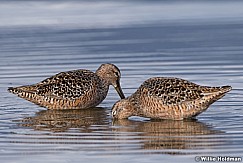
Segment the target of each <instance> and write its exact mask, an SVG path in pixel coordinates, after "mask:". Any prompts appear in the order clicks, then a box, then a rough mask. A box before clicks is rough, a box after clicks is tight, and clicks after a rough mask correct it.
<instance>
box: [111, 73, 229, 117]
mask: <svg viewBox="0 0 243 163" xmlns="http://www.w3.org/2000/svg"><path fill="white" fill-rule="evenodd" d="M231 89H232V88H231V86H222V87H208V86H200V85H197V84H195V83H192V82H190V81H187V80H183V79H179V78H165V77H155V78H150V79H148V80H146V81H145V82H144V83H143V84H142V85H141V86H140V87H139V88H138V90H137V91H136V92H135V93H134V94H132V95H131V96H130V97H127V98H125V99H122V100H120V101H118V102H116V103H115V104H114V106H113V108H112V117H113V118H114V119H125V118H128V117H130V116H142V117H147V118H151V119H172V120H182V119H189V118H193V117H195V116H197V115H199V114H200V113H202V112H204V111H205V110H207V108H208V107H209V106H210V105H211V104H212V103H214V102H215V101H217V100H218V99H220V98H222V97H223V96H224V95H225V94H226V93H227V92H229V91H230V90H231Z"/></svg>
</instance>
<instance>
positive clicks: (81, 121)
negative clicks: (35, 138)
mask: <svg viewBox="0 0 243 163" xmlns="http://www.w3.org/2000/svg"><path fill="white" fill-rule="evenodd" d="M107 116H108V113H107V112H106V109H104V108H98V107H95V108H90V109H80V110H42V111H40V112H37V113H36V115H35V116H33V117H26V118H24V119H22V120H21V123H20V124H19V125H20V126H22V127H31V128H34V129H35V130H45V131H51V132H66V131H67V130H68V129H70V128H79V129H82V132H91V129H90V128H89V127H90V126H92V125H101V124H103V125H105V124H106V125H107V126H108V123H109V122H108V120H107V119H108V118H107Z"/></svg>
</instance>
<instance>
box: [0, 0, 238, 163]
mask: <svg viewBox="0 0 243 163" xmlns="http://www.w3.org/2000/svg"><path fill="white" fill-rule="evenodd" d="M28 3H29V5H27V6H26V8H27V9H28V8H31V7H30V6H32V7H33V6H34V7H36V6H35V5H38V4H36V3H34V2H33V1H30V2H29V1H28ZM28 3H27V4H28ZM75 3H77V4H78V5H77V6H76V8H74V11H76V10H77V12H71V13H70V12H68V11H71V10H70V9H68V7H70V6H71V7H74V6H75ZM82 3H84V2H82ZM82 3H81V2H80V3H78V2H76V1H74V2H72V3H71V4H68V6H66V7H65V5H67V4H65V3H64V4H58V5H57V4H56V5H55V3H54V4H53V3H51V5H52V6H51V5H47V4H45V3H44V4H42V3H41V5H42V6H41V5H40V4H39V7H38V8H36V9H37V10H36V11H37V12H36V13H35V14H36V15H35V14H33V15H29V14H28V12H30V13H31V11H28V12H27V11H26V12H27V13H25V11H22V9H20V10H21V11H19V13H20V15H18V12H17V14H16V17H14V18H13V20H16V21H14V22H11V21H7V19H5V18H0V19H2V21H1V22H4V23H5V25H4V24H1V25H0V151H1V152H0V157H1V161H3V162H43V161H46V162H82V161H90V162H130V161H139V162H148V161H150V162H164V161H180V162H188V161H189V162H194V158H195V156H205V155H206V156H207V155H209V156H238V157H242V156H243V103H242V102H243V89H242V81H243V23H242V22H243V21H242V20H243V17H241V16H240V15H237V14H238V13H241V10H237V8H238V7H239V5H242V4H237V3H232V4H231V3H230V4H226V5H225V4H224V3H222V4H221V5H222V9H223V10H224V11H225V8H227V6H230V5H231V6H234V7H235V10H234V11H232V12H231V14H230V15H227V14H225V12H224V11H221V10H217V11H214V8H213V7H215V6H217V5H215V4H210V3H209V4H207V3H205V4H204V3H203V4H204V5H201V4H197V3H192V4H190V3H188V4H187V5H188V10H189V11H188V13H186V12H183V13H184V15H182V16H181V15H180V14H178V13H177V12H174V13H173V12H172V11H173V10H172V11H171V10H169V9H175V11H177V10H176V8H178V7H180V5H181V4H177V3H173V4H167V3H158V2H156V1H155V2H153V3H150V5H146V4H143V3H145V2H143V3H136V5H137V6H136V9H137V10H136V11H137V13H135V14H133V12H132V11H133V10H132V8H131V7H130V8H129V6H130V5H129V4H127V3H128V2H126V3H125V2H124V4H122V3H119V4H116V5H114V4H113V3H112V2H109V1H108V2H106V3H108V4H110V6H109V5H108V6H107V5H105V4H102V3H101V4H100V6H99V5H98V4H94V6H93V7H92V5H90V4H86V3H84V4H82ZM3 4H4V5H5V6H2V7H1V8H7V9H9V8H18V7H17V6H18V4H17V5H16V4H9V3H7V2H4V3H3ZM15 5H16V6H15ZM63 5H64V7H63ZM85 5H86V6H85ZM183 5H184V8H183ZM183 5H182V9H181V10H182V11H187V8H186V7H185V6H186V4H183ZM191 5H192V6H191ZM43 6H48V7H46V8H47V9H46V10H47V11H49V10H50V8H51V7H53V8H51V9H54V11H53V12H54V13H51V15H50V17H48V16H46V15H45V14H40V13H41V11H42V8H45V7H43ZM97 6H98V7H97ZM104 6H105V7H104ZM190 6H191V7H190ZM231 6H230V7H231ZM242 6H243V5H242ZM86 7H90V10H87V11H89V12H88V13H86V16H87V17H88V15H90V17H88V18H89V19H88V20H87V19H85V25H83V26H82V25H77V24H78V23H77V24H75V23H74V24H72V21H74V20H72V19H74V18H73V16H74V15H76V16H77V18H83V15H82V10H80V11H79V12H78V9H84V8H86ZM126 7H127V9H128V11H127V12H125V8H126ZM160 7H161V8H162V9H168V11H170V12H171V13H167V14H168V15H170V17H169V18H168V19H169V20H166V19H165V18H164V17H163V16H161V15H160V14H159V13H160V10H159V9H160ZM153 8H154V9H155V10H152V9H153ZM205 8H208V9H209V10H208V11H209V13H208V14H209V15H206V16H205V15H204V14H203V13H201V15H200V12H199V11H198V10H197V9H202V10H204V9H205ZM7 9H6V10H7ZM107 9H113V10H114V11H117V12H115V13H114V14H115V15H117V16H120V17H119V21H118V20H117V21H115V20H113V16H114V15H113V14H111V13H107V12H105V11H107ZM115 9H117V10H115ZM118 9H120V10H118ZM146 9H147V10H148V11H153V12H150V14H144V13H143V12H142V11H146ZM216 9H217V8H216ZM56 10H57V11H56ZM62 10H63V11H66V12H64V13H63V15H60V16H63V20H62V21H60V20H59V19H56V18H59V17H58V16H59V14H60V13H59V11H62ZM113 10H112V11H113ZM123 10H124V11H123ZM191 10H192V11H194V13H196V14H193V13H191ZM72 11H73V10H72ZM92 11H94V12H92ZM99 11H103V12H105V14H104V15H101V16H100V14H99ZM55 12H57V13H55ZM178 12H179V11H178ZM69 14H70V15H71V16H72V19H71V18H70V19H71V20H70V19H69V18H68V15H69ZM173 14H174V15H173ZM210 14H212V15H213V16H212V17H211V15H210ZM97 15H99V16H97ZM162 15H163V14H162ZM96 16H97V17H96ZM109 16H111V17H109ZM197 16H198V17H199V18H201V19H196V18H197ZM47 17H48V19H47ZM165 17H166V15H165ZM220 17H221V18H220ZM20 18H26V20H25V21H24V20H22V19H20ZM35 18H37V19H39V18H43V19H44V20H45V21H46V22H44V23H43V22H42V21H40V22H38V20H36V21H34V20H35ZM94 18H97V20H99V21H98V22H96V23H97V24H98V25H99V23H100V24H101V26H100V27H99V26H96V25H97V24H95V23H94V22H95V21H92V20H94ZM107 18H110V19H111V20H109V21H108V20H107ZM150 18H151V19H150ZM175 18H178V21H176V20H175ZM219 18H220V19H219ZM100 19H101V20H100ZM53 20H58V21H60V22H58V23H57V22H56V24H55V23H53ZM102 20H104V23H103V24H102V23H101V21H102ZM105 20H106V21H105ZM135 20H137V22H136V21H135ZM157 20H159V21H157ZM179 20H180V21H179ZM239 20H241V21H239ZM69 21H71V23H70V22H69ZM79 21H80V22H82V21H81V20H78V22H79ZM131 22H133V23H131ZM23 23H27V24H23ZM28 23H29V24H28ZM112 23H113V24H112ZM31 24H33V25H32V26H31ZM86 25H87V26H86ZM107 62H110V63H114V64H116V65H117V66H118V67H119V68H120V69H121V72H122V79H121V85H122V88H123V89H124V93H125V95H126V96H129V95H130V94H132V93H133V92H135V90H136V89H137V88H138V87H139V85H140V84H141V83H142V82H143V81H144V80H146V79H147V78H150V77H154V76H168V77H180V78H184V79H187V80H190V81H193V82H196V83H198V84H201V85H210V86H220V85H231V86H232V87H233V90H232V91H231V92H230V93H228V94H227V95H226V96H225V97H224V98H222V99H221V100H219V101H218V102H216V103H214V104H213V105H211V106H210V108H209V109H208V110H207V111H206V112H204V113H203V114H201V115H200V116H198V117H197V120H194V121H167V120H166V121H154V120H149V119H145V118H139V117H132V118H130V119H129V120H120V121H113V120H112V118H111V115H110V113H111V107H112V105H113V104H114V103H115V102H116V101H117V100H119V96H118V95H117V93H116V92H115V91H114V89H113V87H111V88H110V91H109V94H108V96H107V98H106V99H105V100H104V101H103V102H102V104H100V105H99V106H98V107H97V108H92V109H87V110H70V111H52V110H47V109H45V108H42V107H39V106H37V105H34V104H32V103H30V102H28V101H25V100H23V99H20V98H18V97H16V96H15V95H12V94H10V93H8V92H7V87H10V86H19V85H27V84H33V83H36V82H39V81H41V80H43V79H45V78H47V77H49V76H52V75H54V74H56V73H58V72H61V71H68V70H73V69H81V68H82V69H83V68H84V69H90V70H92V71H95V70H96V69H97V68H98V67H99V65H100V64H102V63H107Z"/></svg>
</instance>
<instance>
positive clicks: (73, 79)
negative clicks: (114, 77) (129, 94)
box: [8, 70, 107, 109]
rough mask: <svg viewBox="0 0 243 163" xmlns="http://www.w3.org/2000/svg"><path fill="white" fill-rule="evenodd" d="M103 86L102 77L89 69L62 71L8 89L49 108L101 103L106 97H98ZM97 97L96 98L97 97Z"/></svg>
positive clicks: (83, 106) (84, 106)
mask: <svg viewBox="0 0 243 163" xmlns="http://www.w3.org/2000/svg"><path fill="white" fill-rule="evenodd" d="M98 89H100V90H102V89H104V94H106V93H107V90H105V88H102V81H101V79H100V78H99V77H98V76H97V75H96V74H95V73H93V72H92V71H89V70H74V71H68V72H61V73H59V74H57V75H55V76H52V77H50V78H47V79H45V80H43V81H41V82H39V83H37V84H34V85H28V86H20V87H15V88H13V87H10V88H9V89H8V90H9V91H10V92H12V93H13V94H16V95H18V96H19V97H21V98H24V99H26V100H28V101H31V102H33V103H35V104H38V105H41V106H44V107H47V108H49V109H68V108H86V107H92V106H90V105H92V104H95V105H97V103H99V102H100V101H102V100H103V98H104V97H97V96H96V94H97V91H100V90H98ZM95 97H96V98H95Z"/></svg>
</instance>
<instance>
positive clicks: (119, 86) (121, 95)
mask: <svg viewBox="0 0 243 163" xmlns="http://www.w3.org/2000/svg"><path fill="white" fill-rule="evenodd" d="M114 88H115V89H116V91H117V93H118V94H119V96H120V97H121V99H124V98H125V96H124V94H123V92H122V89H121V85H120V82H119V81H117V82H116V86H115V87H114Z"/></svg>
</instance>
